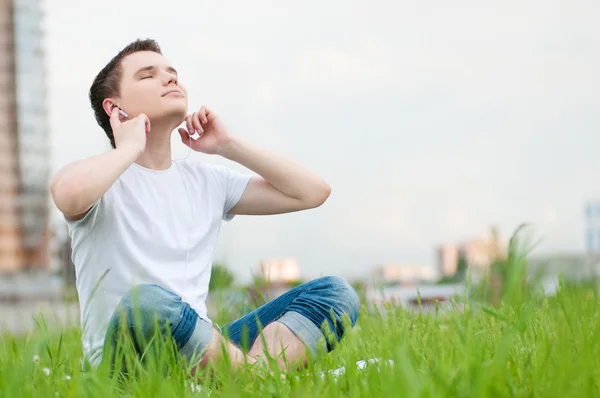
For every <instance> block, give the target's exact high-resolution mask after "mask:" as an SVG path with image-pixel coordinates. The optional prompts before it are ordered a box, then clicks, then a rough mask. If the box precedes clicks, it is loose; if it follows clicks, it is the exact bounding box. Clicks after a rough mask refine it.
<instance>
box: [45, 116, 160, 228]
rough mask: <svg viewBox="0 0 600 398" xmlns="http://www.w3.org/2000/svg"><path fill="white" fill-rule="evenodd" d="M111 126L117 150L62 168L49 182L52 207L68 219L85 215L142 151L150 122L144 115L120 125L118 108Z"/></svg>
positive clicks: (75, 218) (111, 117) (111, 120)
mask: <svg viewBox="0 0 600 398" xmlns="http://www.w3.org/2000/svg"><path fill="white" fill-rule="evenodd" d="M110 124H111V127H112V130H113V134H114V137H115V143H116V146H117V148H116V149H114V150H112V151H110V152H107V153H104V154H102V155H96V156H92V157H90V158H87V159H83V160H79V161H76V162H73V163H71V164H69V165H67V166H65V167H63V168H62V169H61V170H60V171H59V172H58V173H56V175H55V176H54V177H53V178H52V181H51V182H50V193H51V194H52V199H53V200H54V204H55V205H56V207H58V209H59V210H60V211H61V212H62V213H63V214H64V215H65V217H67V218H69V219H71V220H77V219H80V218H82V217H83V216H85V214H86V213H87V212H88V211H89V210H90V209H91V208H92V206H93V205H94V203H96V202H97V201H98V200H99V199H100V198H101V197H102V196H103V195H104V194H105V193H106V191H108V189H109V188H110V187H111V186H112V185H113V184H114V183H115V181H117V178H119V176H120V175H121V174H123V172H124V171H125V170H127V168H128V167H129V166H131V165H132V164H133V162H135V161H136V159H137V158H138V157H139V156H140V155H141V154H142V153H143V152H144V148H145V147H146V134H147V133H148V132H149V131H150V121H149V120H148V118H147V117H146V115H144V114H140V115H139V116H137V117H135V118H133V119H132V120H129V121H126V122H124V123H123V122H122V121H121V120H120V117H119V112H118V109H117V108H114V109H113V110H112V114H111V116H110Z"/></svg>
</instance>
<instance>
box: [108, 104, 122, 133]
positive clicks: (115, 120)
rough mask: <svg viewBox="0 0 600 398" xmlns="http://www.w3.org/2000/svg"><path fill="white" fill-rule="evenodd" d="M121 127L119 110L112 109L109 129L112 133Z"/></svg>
mask: <svg viewBox="0 0 600 398" xmlns="http://www.w3.org/2000/svg"><path fill="white" fill-rule="evenodd" d="M120 125H121V120H120V119H119V109H118V108H116V107H115V108H113V110H112V112H111V113H110V127H112V129H113V131H114V130H115V129H116V128H117V127H119V126H120Z"/></svg>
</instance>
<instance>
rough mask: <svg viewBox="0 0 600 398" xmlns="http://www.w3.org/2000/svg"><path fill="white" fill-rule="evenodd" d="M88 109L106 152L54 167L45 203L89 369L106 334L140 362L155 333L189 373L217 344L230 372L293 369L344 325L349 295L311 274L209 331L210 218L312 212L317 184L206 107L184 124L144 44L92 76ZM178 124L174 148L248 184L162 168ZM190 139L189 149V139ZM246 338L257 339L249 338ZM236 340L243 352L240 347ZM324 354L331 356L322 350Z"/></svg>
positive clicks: (353, 304) (324, 188)
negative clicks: (77, 310)
mask: <svg viewBox="0 0 600 398" xmlns="http://www.w3.org/2000/svg"><path fill="white" fill-rule="evenodd" d="M90 101H91V105H92V108H93V110H94V113H95V117H96V120H97V121H98V124H99V125H100V126H101V127H102V128H103V129H104V131H105V132H106V135H107V136H108V138H109V139H110V142H111V145H112V147H113V150H111V151H109V152H107V153H104V154H101V155H97V156H93V157H90V158H87V159H83V160H79V161H76V162H73V163H71V164H69V165H67V166H65V167H64V168H63V169H61V170H60V171H59V172H58V173H57V174H56V175H55V176H54V177H53V179H52V182H51V193H52V197H53V200H54V203H55V204H56V206H57V207H58V209H60V211H61V212H62V213H63V214H64V217H65V219H66V220H67V224H68V226H69V233H70V236H71V239H72V247H73V255H72V258H73V261H74V263H75V267H76V274H77V291H78V293H79V300H80V305H81V323H82V328H83V338H82V340H83V348H84V354H85V358H86V359H87V360H88V361H89V362H90V363H91V364H92V365H98V364H99V363H100V362H101V360H102V357H103V355H104V353H105V352H106V351H105V350H107V349H108V348H112V349H114V347H115V345H116V342H117V337H118V334H119V333H118V332H117V330H118V328H119V325H126V326H127V327H128V328H129V333H130V335H131V337H132V339H133V341H134V344H135V347H136V349H137V350H138V352H140V353H141V352H143V351H144V349H145V346H144V345H145V344H146V343H147V342H148V340H149V339H150V338H151V336H152V334H153V333H156V331H157V329H156V327H158V332H159V333H160V334H161V335H163V336H167V335H169V336H171V338H172V339H173V340H174V343H175V344H176V346H177V347H178V350H179V352H180V354H181V355H182V356H183V357H184V358H187V359H188V360H190V361H198V362H195V363H197V364H198V365H200V366H201V367H204V366H206V365H207V364H208V363H209V362H210V361H213V360H215V359H217V358H219V356H221V355H222V354H221V353H222V351H221V347H222V345H224V346H225V347H226V352H227V354H228V357H229V358H230V360H231V361H232V363H233V365H234V367H235V366H237V365H240V364H242V363H245V362H247V361H248V362H256V361H259V360H261V359H264V356H265V355H270V356H271V357H279V354H280V353H281V351H282V349H285V357H286V358H287V361H288V362H289V363H303V362H305V361H306V359H307V351H308V352H310V353H313V354H314V353H315V351H316V349H317V346H318V345H319V344H320V343H319V342H320V341H323V340H324V332H323V331H324V330H325V329H327V328H328V329H329V331H331V332H332V333H333V336H335V338H336V339H337V340H338V341H339V340H340V339H341V338H342V336H343V335H344V333H345V330H344V323H345V322H344V321H345V320H346V317H348V318H349V320H350V323H351V325H352V326H354V324H355V322H356V320H357V317H358V307H359V302H358V297H357V295H356V293H355V292H354V290H353V289H352V288H351V287H350V286H349V285H348V283H346V282H345V281H344V280H343V279H341V278H339V277H325V278H320V279H317V280H314V281H311V282H309V283H307V284H305V285H303V286H301V287H299V288H296V289H293V290H291V291H289V292H287V293H286V294H284V295H282V296H280V297H278V298H277V299H275V300H274V301H272V302H270V303H268V304H266V305H265V306H263V307H261V308H259V309H257V310H256V311H254V312H252V313H250V314H248V315H246V316H245V317H243V318H241V319H238V320H236V321H234V322H232V323H230V324H229V325H227V326H225V328H224V330H221V332H223V333H220V332H219V331H217V330H216V329H215V328H213V326H212V323H211V321H210V320H209V318H208V316H207V310H206V305H205V300H206V297H207V294H208V285H209V280H210V273H211V261H212V255H213V250H214V247H215V244H216V242H217V238H218V235H219V229H220V225H221V222H222V220H226V221H229V220H231V219H232V218H233V217H234V216H235V215H238V214H246V215H266V214H278V213H286V212H294V211H300V210H305V209H311V208H315V207H318V206H320V205H321V204H322V203H323V202H324V201H325V200H326V199H327V198H328V196H329V193H330V188H329V185H328V184H327V183H326V182H325V181H323V180H322V179H321V178H319V177H318V176H316V175H315V174H313V173H311V172H310V171H308V170H306V169H304V168H303V167H300V166H299V165H297V164H296V163H294V162H292V161H291V160H288V159H285V158H283V157H281V156H278V155H276V154H274V153H270V152H267V151H264V150H262V149H258V148H255V147H254V146H252V145H250V144H248V143H246V142H243V141H241V140H239V139H238V138H236V137H235V136H233V135H231V134H230V132H229V131H228V130H227V128H226V127H225V125H224V124H223V123H222V122H221V120H220V119H219V118H218V117H217V115H215V113H214V112H212V111H211V110H210V109H208V108H206V107H202V108H201V109H200V110H199V111H197V112H193V113H192V114H188V98H187V91H186V89H185V88H184V87H183V85H182V84H181V83H180V82H179V80H178V76H177V72H176V70H175V69H174V68H173V67H172V66H171V65H170V64H169V63H168V62H167V60H166V59H165V58H164V57H163V55H162V53H161V50H160V48H159V46H158V44H157V43H156V42H154V41H153V40H138V41H136V42H133V43H131V44H129V45H128V46H127V47H125V48H124V49H123V50H122V51H120V52H119V53H118V54H117V55H116V56H115V57H114V58H113V59H112V60H111V61H110V62H109V63H108V64H107V65H106V66H105V67H104V68H103V69H102V71H100V73H99V74H98V75H97V77H96V78H95V80H94V82H93V84H92V86H91V88H90ZM183 122H185V126H186V128H179V130H178V131H179V134H180V136H181V140H182V143H183V144H185V145H186V146H191V148H192V149H193V150H194V151H199V152H203V153H206V154H212V155H219V156H222V157H224V158H227V159H229V160H232V161H234V162H238V163H239V164H241V165H243V166H245V167H246V168H248V169H250V170H252V171H254V172H255V173H256V175H253V176H249V175H243V174H240V173H237V172H234V171H232V170H230V169H228V168H226V167H223V166H215V165H209V164H205V163H202V162H196V161H183V162H173V161H172V160H171V144H170V142H171V141H170V138H171V133H172V132H173V130H174V129H176V128H177V127H178V126H180V125H182V123H183ZM196 133H197V134H198V135H199V138H198V139H193V138H192V137H190V136H196ZM136 314H138V315H139V318H135V315H136ZM134 320H135V321H134ZM155 321H157V323H155ZM156 325H157V326H156ZM260 327H263V328H264V330H262V333H263V335H264V342H263V339H262V338H257V336H258V335H259V332H261V329H260ZM224 335H225V336H227V337H228V339H226V338H225V337H224ZM244 335H246V336H247V338H248V342H249V343H250V348H251V349H250V351H249V352H248V354H245V353H244V352H243V351H242V350H241V349H240V347H241V345H242V336H244ZM325 347H326V348H327V349H328V350H329V349H331V348H332V346H331V344H330V342H329V341H327V342H325ZM284 365H285V364H283V362H282V359H279V366H281V367H283V366H284Z"/></svg>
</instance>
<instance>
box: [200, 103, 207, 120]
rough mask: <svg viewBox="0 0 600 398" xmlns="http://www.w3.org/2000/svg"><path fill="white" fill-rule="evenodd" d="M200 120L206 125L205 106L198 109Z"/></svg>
mask: <svg viewBox="0 0 600 398" xmlns="http://www.w3.org/2000/svg"><path fill="white" fill-rule="evenodd" d="M200 120H202V123H203V124H206V123H208V108H207V107H205V106H202V108H200Z"/></svg>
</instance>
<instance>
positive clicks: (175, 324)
mask: <svg viewBox="0 0 600 398" xmlns="http://www.w3.org/2000/svg"><path fill="white" fill-rule="evenodd" d="M358 311H359V299H358V295H357V294H356V292H355V291H354V289H353V288H352V287H351V286H350V285H349V284H348V283H347V282H346V281H345V280H344V279H342V278H339V277H334V276H328V277H323V278H319V279H315V280H313V281H310V282H308V283H305V284H303V285H300V286H298V287H296V288H294V289H292V290H290V291H288V292H286V293H284V294H283V295H281V296H279V297H277V298H276V299H275V300H273V301H271V302H269V303H267V304H265V305H263V306H262V307H260V308H258V309H256V310H254V311H252V312H250V313H249V314H247V315H245V316H243V317H242V318H240V319H237V320H235V321H233V322H231V323H229V324H227V325H226V326H224V327H223V328H222V329H221V333H222V334H223V335H224V336H225V337H227V338H228V339H229V340H230V341H231V342H232V343H233V344H235V345H236V346H238V347H240V348H242V349H244V350H247V349H249V348H250V347H251V346H252V344H253V343H254V341H255V340H256V338H257V337H258V336H259V333H260V332H261V331H262V329H264V328H265V327H266V326H267V325H268V324H270V323H272V322H275V321H277V322H280V323H282V324H284V325H286V326H287V327H288V328H289V329H290V331H292V333H294V334H295V335H296V336H297V337H298V339H299V340H300V341H302V343H303V344H304V346H305V347H306V348H307V349H308V350H309V351H310V353H311V354H312V355H315V354H316V353H317V350H318V348H319V345H320V344H322V345H321V347H323V348H325V349H326V351H327V352H329V351H331V350H332V349H333V347H334V344H335V343H338V342H339V341H340V340H341V339H342V337H343V336H344V334H345V327H346V326H347V322H349V325H351V326H352V327H354V325H355V324H356V320H357V319H358ZM122 326H124V328H122ZM119 331H122V332H124V333H125V336H126V337H129V338H131V340H130V341H132V343H133V345H134V347H135V350H136V351H137V353H138V354H141V353H143V352H145V351H146V349H147V347H148V344H150V341H151V340H152V338H153V337H154V336H156V335H157V334H158V335H159V336H162V337H163V338H165V339H170V340H171V341H172V342H174V343H175V345H176V347H177V349H178V351H179V353H180V354H181V355H182V357H184V358H186V359H187V360H190V361H192V360H194V361H195V360H198V358H199V356H200V355H202V353H203V350H204V348H205V347H206V346H207V345H208V344H209V343H210V341H211V339H212V326H211V324H210V323H209V322H208V321H206V320H205V319H202V318H200V317H199V316H198V314H197V313H196V311H194V310H193V309H192V308H191V307H190V306H189V305H188V304H187V303H185V302H183V301H182V300H181V297H179V296H177V295H176V294H174V293H172V292H170V291H168V290H165V289H163V288H162V287H160V286H157V285H149V284H142V285H138V286H135V287H134V288H133V289H131V290H130V291H129V292H127V293H126V294H125V295H124V296H123V297H122V299H121V301H120V303H119V305H118V307H117V309H116V310H115V312H114V314H113V316H112V318H111V320H110V323H109V326H108V330H107V332H106V339H105V343H104V360H107V359H108V360H110V361H111V362H112V361H113V360H114V353H115V349H116V346H117V343H118V341H119V336H121V337H123V333H119ZM107 350H111V352H110V354H109V353H107ZM107 357H108V358H107Z"/></svg>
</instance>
